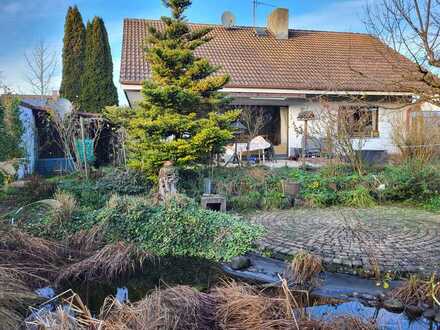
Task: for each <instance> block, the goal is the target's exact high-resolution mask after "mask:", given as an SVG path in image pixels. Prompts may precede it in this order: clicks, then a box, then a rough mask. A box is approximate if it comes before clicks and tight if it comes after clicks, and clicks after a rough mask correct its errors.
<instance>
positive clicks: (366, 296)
mask: <svg viewBox="0 0 440 330" xmlns="http://www.w3.org/2000/svg"><path fill="white" fill-rule="evenodd" d="M359 298H361V299H362V300H365V301H372V300H376V297H375V296H373V295H371V294H368V293H362V294H361V295H360V296H359Z"/></svg>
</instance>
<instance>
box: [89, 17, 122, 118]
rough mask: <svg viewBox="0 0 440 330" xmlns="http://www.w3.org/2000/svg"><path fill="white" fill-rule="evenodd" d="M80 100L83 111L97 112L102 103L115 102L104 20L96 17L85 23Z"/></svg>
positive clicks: (109, 52) (99, 110) (102, 107)
mask: <svg viewBox="0 0 440 330" xmlns="http://www.w3.org/2000/svg"><path fill="white" fill-rule="evenodd" d="M80 104H81V110H82V111H86V112H101V111H102V110H103V109H104V108H105V107H106V106H110V105H117V104H118V93H117V90H116V87H115V85H114V83H113V61H112V56H111V51H110V44H109V41H108V35H107V30H106V28H105V25H104V21H103V20H102V18H100V17H95V18H94V19H93V21H92V22H91V23H90V22H88V23H87V29H86V51H85V65H84V74H83V76H82V79H81V97H80Z"/></svg>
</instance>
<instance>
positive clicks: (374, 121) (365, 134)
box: [338, 104, 380, 139]
mask: <svg viewBox="0 0 440 330" xmlns="http://www.w3.org/2000/svg"><path fill="white" fill-rule="evenodd" d="M347 110H350V111H352V114H351V116H353V115H354V114H355V112H357V111H368V112H371V114H372V115H371V126H372V127H371V129H366V130H364V131H360V130H359V131H353V132H352V134H351V135H352V138H354V139H355V138H379V137H380V131H379V107H378V106H365V105H353V104H351V105H340V106H339V107H338V132H339V131H340V129H341V120H347V117H348V116H347V115H350V114H346V113H345V114H344V115H342V114H343V113H344V112H347ZM353 120H355V119H354V118H353Z"/></svg>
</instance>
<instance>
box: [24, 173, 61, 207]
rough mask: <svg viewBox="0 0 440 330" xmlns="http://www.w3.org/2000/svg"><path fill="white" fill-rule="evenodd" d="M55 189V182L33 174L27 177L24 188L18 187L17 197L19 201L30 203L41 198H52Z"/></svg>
mask: <svg viewBox="0 0 440 330" xmlns="http://www.w3.org/2000/svg"><path fill="white" fill-rule="evenodd" d="M55 190H56V186H55V184H53V183H52V182H50V181H48V180H46V179H45V178H43V177H41V176H39V175H33V176H31V177H29V179H28V181H27V183H26V185H25V186H24V188H22V189H19V194H17V199H18V200H19V201H21V202H26V203H31V202H35V201H38V200H42V199H47V198H52V196H53V194H54V192H55Z"/></svg>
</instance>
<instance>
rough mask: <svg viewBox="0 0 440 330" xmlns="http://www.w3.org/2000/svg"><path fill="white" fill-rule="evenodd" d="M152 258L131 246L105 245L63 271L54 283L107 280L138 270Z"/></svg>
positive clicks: (119, 243) (125, 244) (121, 243)
mask: <svg viewBox="0 0 440 330" xmlns="http://www.w3.org/2000/svg"><path fill="white" fill-rule="evenodd" d="M152 258H153V256H152V255H151V254H149V253H148V252H145V251H143V250H141V249H139V248H138V247H136V246H135V245H133V244H127V243H123V242H117V243H114V244H107V245H105V246H104V247H103V248H102V249H100V250H98V251H96V252H94V253H93V254H92V255H91V256H89V257H87V258H85V259H83V260H81V261H79V262H76V263H73V264H71V265H69V266H68V267H66V268H65V269H63V270H62V271H61V272H60V273H59V275H58V277H57V280H56V282H57V283H60V282H62V281H64V280H75V279H80V280H87V281H92V280H102V279H104V280H108V281H111V280H113V279H117V278H118V277H119V276H121V275H125V274H129V273H130V272H135V271H137V270H140V269H141V268H142V266H143V264H144V262H145V261H146V260H147V259H152Z"/></svg>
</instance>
